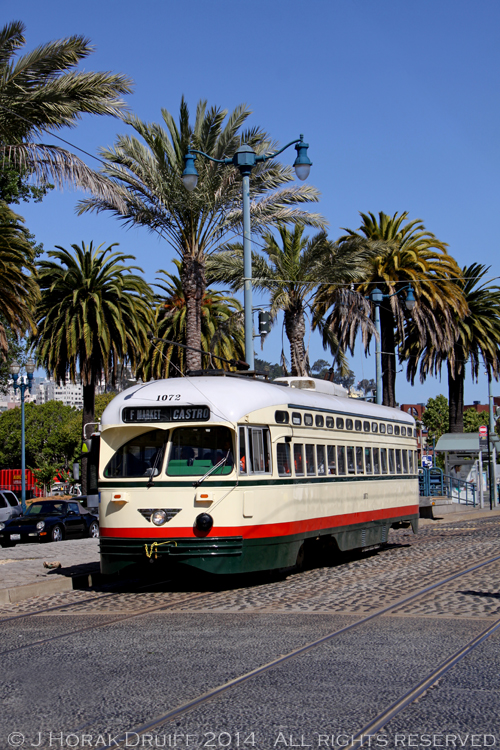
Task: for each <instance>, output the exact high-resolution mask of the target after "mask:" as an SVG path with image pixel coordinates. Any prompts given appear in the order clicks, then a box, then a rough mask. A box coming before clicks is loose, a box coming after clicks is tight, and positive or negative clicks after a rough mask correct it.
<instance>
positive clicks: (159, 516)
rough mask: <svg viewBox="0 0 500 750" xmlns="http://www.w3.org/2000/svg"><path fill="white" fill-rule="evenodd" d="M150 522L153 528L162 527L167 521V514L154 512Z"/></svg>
mask: <svg viewBox="0 0 500 750" xmlns="http://www.w3.org/2000/svg"><path fill="white" fill-rule="evenodd" d="M151 520H152V522H153V523H154V525H155V526H162V525H163V524H164V523H165V521H166V520H167V514H166V513H165V511H164V510H155V512H154V513H153V515H152V516H151Z"/></svg>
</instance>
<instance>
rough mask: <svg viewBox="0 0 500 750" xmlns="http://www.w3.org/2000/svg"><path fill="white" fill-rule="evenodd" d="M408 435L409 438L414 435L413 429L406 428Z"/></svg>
mask: <svg viewBox="0 0 500 750" xmlns="http://www.w3.org/2000/svg"><path fill="white" fill-rule="evenodd" d="M406 434H407V435H408V437H411V436H412V435H413V430H412V428H411V427H407V428H406Z"/></svg>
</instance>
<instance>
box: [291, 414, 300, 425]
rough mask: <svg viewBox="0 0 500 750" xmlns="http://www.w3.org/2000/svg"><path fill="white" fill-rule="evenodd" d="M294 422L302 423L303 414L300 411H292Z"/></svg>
mask: <svg viewBox="0 0 500 750" xmlns="http://www.w3.org/2000/svg"><path fill="white" fill-rule="evenodd" d="M292 424H295V425H299V424H302V414H300V412H298V411H292Z"/></svg>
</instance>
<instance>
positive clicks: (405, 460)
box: [403, 451, 408, 474]
mask: <svg viewBox="0 0 500 750" xmlns="http://www.w3.org/2000/svg"><path fill="white" fill-rule="evenodd" d="M403 474H408V452H407V451H403Z"/></svg>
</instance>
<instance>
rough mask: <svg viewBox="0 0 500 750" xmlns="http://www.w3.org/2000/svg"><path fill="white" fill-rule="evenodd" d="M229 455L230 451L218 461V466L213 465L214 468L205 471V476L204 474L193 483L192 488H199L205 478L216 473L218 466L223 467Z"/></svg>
mask: <svg viewBox="0 0 500 750" xmlns="http://www.w3.org/2000/svg"><path fill="white" fill-rule="evenodd" d="M230 453H231V451H230V450H229V451H228V452H227V453H226V455H225V456H224V458H221V460H220V461H219V463H218V464H215V466H212V468H211V469H209V470H208V471H207V473H206V474H205V475H204V476H202V477H201V479H198V481H197V482H193V487H199V486H200V484H201V483H202V482H204V481H205V479H206V478H207V477H209V476H210V474H213V473H214V471H217V469H218V468H219V467H220V466H224V464H225V463H226V461H227V459H228V458H229V454H230Z"/></svg>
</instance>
